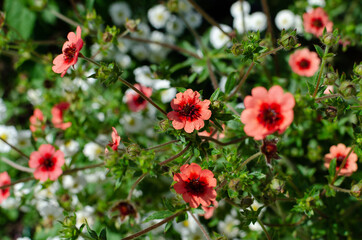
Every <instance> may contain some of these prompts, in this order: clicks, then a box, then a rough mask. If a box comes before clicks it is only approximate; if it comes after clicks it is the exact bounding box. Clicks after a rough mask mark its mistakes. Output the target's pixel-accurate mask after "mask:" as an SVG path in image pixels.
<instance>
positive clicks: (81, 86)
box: [73, 77, 89, 91]
mask: <svg viewBox="0 0 362 240" xmlns="http://www.w3.org/2000/svg"><path fill="white" fill-rule="evenodd" d="M73 84H74V86H76V87H77V88H78V89H81V90H82V91H87V90H88V89H89V85H88V82H87V81H84V80H83V79H81V78H79V77H76V78H74V79H73Z"/></svg>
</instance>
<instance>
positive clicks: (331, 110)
mask: <svg viewBox="0 0 362 240" xmlns="http://www.w3.org/2000/svg"><path fill="white" fill-rule="evenodd" d="M326 114H327V117H329V118H335V117H336V116H337V108H335V107H333V106H328V107H327V109H326Z"/></svg>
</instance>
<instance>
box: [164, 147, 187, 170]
mask: <svg viewBox="0 0 362 240" xmlns="http://www.w3.org/2000/svg"><path fill="white" fill-rule="evenodd" d="M190 146H191V144H190V143H189V144H188V145H187V146H186V147H185V148H184V149H183V150H182V151H181V152H179V153H177V154H176V155H174V156H172V157H170V158H168V159H166V160H165V161H163V162H160V163H159V164H158V165H160V166H163V165H166V164H167V163H169V162H171V161H173V160H175V159H176V158H178V157H180V156H182V155H183V154H184V153H185V152H186V151H187V150H188V149H189V148H190Z"/></svg>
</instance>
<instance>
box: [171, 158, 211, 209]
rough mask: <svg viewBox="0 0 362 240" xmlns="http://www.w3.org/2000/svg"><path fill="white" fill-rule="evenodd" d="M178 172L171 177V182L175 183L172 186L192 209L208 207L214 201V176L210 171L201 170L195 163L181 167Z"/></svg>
mask: <svg viewBox="0 0 362 240" xmlns="http://www.w3.org/2000/svg"><path fill="white" fill-rule="evenodd" d="M180 171H181V173H175V175H174V176H173V180H175V181H176V182H177V183H176V184H175V185H173V188H174V189H175V191H176V192H177V193H179V194H182V198H183V199H184V200H185V202H188V203H189V204H190V207H192V208H197V207H198V206H199V205H200V204H201V205H202V206H204V207H208V206H210V204H211V203H212V202H213V201H215V199H216V191H215V189H214V187H216V179H215V178H214V174H213V173H212V172H211V171H210V170H207V169H204V170H202V169H201V167H200V166H199V165H198V164H196V163H191V165H188V164H186V165H183V166H182V167H181V168H180Z"/></svg>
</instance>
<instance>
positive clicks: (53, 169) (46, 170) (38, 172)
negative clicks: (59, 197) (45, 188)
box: [29, 144, 64, 181]
mask: <svg viewBox="0 0 362 240" xmlns="http://www.w3.org/2000/svg"><path fill="white" fill-rule="evenodd" d="M63 165H64V154H63V152H62V151H60V150H57V151H55V148H54V147H53V146H52V145H50V144H42V145H41V146H40V147H39V150H38V151H35V152H32V153H31V154H30V160H29V167H31V168H35V171H34V178H35V179H38V180H40V181H46V180H47V179H48V178H49V179H50V180H52V181H54V180H56V179H57V178H58V177H59V176H60V175H61V174H62V173H63V171H62V166H63Z"/></svg>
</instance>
